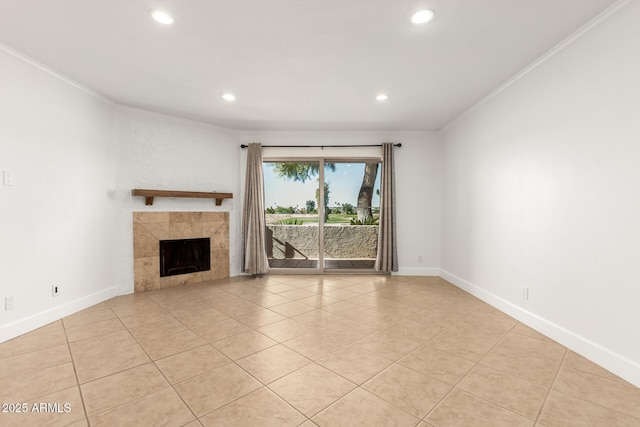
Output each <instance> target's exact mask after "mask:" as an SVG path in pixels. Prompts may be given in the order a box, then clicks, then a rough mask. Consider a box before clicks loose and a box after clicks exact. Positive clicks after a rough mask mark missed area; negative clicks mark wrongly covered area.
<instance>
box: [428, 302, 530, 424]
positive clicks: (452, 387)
mask: <svg viewBox="0 0 640 427" xmlns="http://www.w3.org/2000/svg"><path fill="white" fill-rule="evenodd" d="M474 311H475V310H472V311H471V312H469V313H468V314H467V316H468V315H469V314H471V313H473V312H474ZM462 320H464V318H463V319H460V320H459V321H458V322H456V323H455V324H454V325H456V324H458V323H460V322H461V321H462ZM518 323H519V322H518V321H516V324H515V325H513V326H512V327H511V328H510V329H509V330H507V331H506V332H505V333H504V335H503V336H502V337H501V338H500V339H499V340H498V341H496V343H495V344H494V345H493V346H492V347H491V348H490V349H489V350H488V351H487V352H486V353H485V355H484V356H482V357H481V358H480V359H479V360H478V361H477V362H475V365H473V367H472V368H471V369H469V371H467V373H466V374H464V375H463V376H462V377H461V378H460V379H459V380H458V381H457V382H456V383H455V384H454V385H453V386H451V389H450V390H449V391H448V392H447V393H446V394H445V395H444V396H442V398H441V399H440V400H439V401H438V402H437V403H436V404H435V405H433V407H432V408H431V410H429V412H427V414H426V415H425V416H424V417H422V421H424V422H425V423H426V422H427V421H426V420H427V418H428V417H429V415H431V414H432V413H433V412H434V411H435V410H436V409H437V408H438V406H440V404H441V403H442V402H443V401H444V400H445V399H446V398H447V397H448V396H449V395H450V394H451V393H452V392H453V390H456V389H457V387H458V384H460V383H461V382H462V381H464V379H465V378H467V377H468V376H469V375H470V374H471V372H473V371H474V370H475V369H476V368H477V367H478V366H480V363H481V362H482V360H484V358H485V357H487V355H488V354H489V353H491V351H493V349H495V348H496V347H497V346H498V344H500V343H501V342H502V341H504V339H505V338H506V337H507V335H509V333H510V332H511V331H512V330H513V329H514V328H515V327H516V326H517V325H518ZM454 325H452V326H454ZM438 335H439V334H438ZM438 335H436V336H434V337H433V338H435V337H437V336H438ZM433 338H431V339H433ZM429 341H431V340H429ZM427 342H428V341H427ZM425 344H426V343H425ZM434 348H435V347H434ZM447 354H450V353H447ZM454 356H455V355H454ZM458 357H460V356H458ZM464 359H466V358H464ZM467 360H470V359H467ZM470 361H472V360H470ZM459 390H460V391H462V392H464V393H467V392H466V391H464V390H462V389H459ZM469 394H471V393H469ZM472 396H474V397H476V398H478V399H482V400H483V401H485V402H489V401H488V400H486V399H483V398H481V397H478V396H475V395H473V394H472ZM489 403H491V404H493V405H496V406H499V407H501V408H502V406H500V405H497V404H495V403H493V402H489ZM504 409H507V408H504ZM507 410H508V411H510V412H512V413H514V414H517V413H516V412H513V411H511V410H510V409H507ZM518 415H520V414H518ZM525 418H526V417H525Z"/></svg>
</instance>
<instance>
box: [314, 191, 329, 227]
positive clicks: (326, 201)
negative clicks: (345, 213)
mask: <svg viewBox="0 0 640 427" xmlns="http://www.w3.org/2000/svg"><path fill="white" fill-rule="evenodd" d="M329 193H331V191H329V183H327V182H325V183H324V220H325V221H327V220H328V219H329ZM316 200H317V201H318V206H320V189H319V188H318V189H317V190H316Z"/></svg>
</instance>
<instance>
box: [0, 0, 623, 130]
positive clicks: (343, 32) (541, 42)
mask: <svg viewBox="0 0 640 427" xmlns="http://www.w3.org/2000/svg"><path fill="white" fill-rule="evenodd" d="M613 3H615V0H226V1H224V0H103V1H97V0H55V1H54V0H0V42H2V43H4V44H5V45H7V46H9V47H11V48H13V49H15V50H18V51H20V52H22V53H24V54H26V55H28V56H30V57H32V58H34V59H35V60H37V61H39V62H41V63H43V64H45V65H46V66H48V67H50V68H52V69H54V70H56V71H58V72H60V73H62V74H64V75H66V76H68V77H70V78H72V79H74V80H76V81H77V82H80V83H81V84H83V85H85V86H88V87H90V88H92V89H94V90H95V91H97V92H99V93H101V94H103V95H104V96H106V97H108V98H110V99H112V100H114V101H116V102H118V103H121V104H125V105H130V106H134V107H140V108H145V109H149V110H153V111H158V112H162V113H168V114H172V115H175V116H179V117H186V118H191V119H196V120H201V121H205V122H209V123H214V124H218V125H222V126H227V127H232V128H236V129H361V130H365V129H380V130H382V129H385V130H394V129H400V130H412V129H416V130H436V129H439V128H441V127H442V126H444V125H446V124H447V123H448V122H450V121H451V120H453V119H454V118H455V117H457V116H458V115H459V114H461V113H462V112H463V111H464V110H466V109H467V108H469V107H470V106H472V105H473V104H474V103H475V102H477V101H478V100H480V99H481V98H482V97H483V96H485V95H487V94H488V93H490V92H491V91H492V90H494V89H495V88H496V87H498V86H499V85H500V84H501V83H503V82H504V81H506V80H507V79H509V78H510V77H511V76H513V75H514V74H516V73H517V72H518V71H520V70H522V69H523V68H524V67H526V66H527V65H528V64H530V63H531V62H533V61H534V60H535V59H536V58H538V57H539V56H541V55H542V54H544V53H545V52H546V51H548V50H549V49H551V48H552V47H553V46H555V45H556V44H557V43H559V42H560V41H562V40H563V39H564V38H566V37H567V36H569V35H570V34H572V33H573V32H574V31H576V30H577V29H579V28H580V27H581V26H582V25H584V24H585V23H587V22H588V21H589V20H591V19H592V18H594V17H595V16H597V15H598V14H599V13H600V12H601V11H603V10H604V9H606V8H607V7H609V6H610V5H612V4H613ZM423 7H428V8H431V9H433V10H435V12H436V17H435V19H434V20H433V21H432V22H431V23H429V24H426V25H425V26H422V27H416V26H413V25H412V24H410V23H409V15H410V14H411V12H413V11H415V10H417V9H420V8H423ZM153 8H161V9H164V10H166V11H168V12H170V13H172V14H173V15H174V17H175V24H174V25H172V26H170V27H163V26H161V25H159V24H157V23H155V22H153V21H152V20H151V19H150V17H149V14H148V12H149V10H150V9H153ZM224 92H233V93H234V94H235V95H236V97H237V100H236V101H235V102H232V103H229V102H227V101H224V100H222V99H221V95H222V93H224ZM381 92H384V93H387V94H388V95H389V99H388V101H386V102H378V101H376V100H375V99H374V98H375V95H377V94H378V93H381Z"/></svg>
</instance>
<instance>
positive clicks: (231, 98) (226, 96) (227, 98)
mask: <svg viewBox="0 0 640 427" xmlns="http://www.w3.org/2000/svg"><path fill="white" fill-rule="evenodd" d="M222 99H224V100H225V101H235V100H236V96H235V95H234V94H232V93H225V94H224V95H222Z"/></svg>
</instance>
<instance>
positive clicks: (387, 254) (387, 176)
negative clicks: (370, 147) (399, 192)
mask: <svg viewBox="0 0 640 427" xmlns="http://www.w3.org/2000/svg"><path fill="white" fill-rule="evenodd" d="M395 192H396V190H395V178H394V167H393V144H392V143H384V144H382V177H381V179H380V220H379V221H378V223H379V224H380V225H379V230H378V256H377V257H376V265H375V269H376V271H382V272H386V273H388V272H391V271H398V252H397V248H396V207H395V204H396V196H395Z"/></svg>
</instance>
